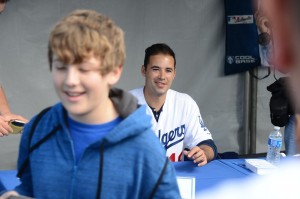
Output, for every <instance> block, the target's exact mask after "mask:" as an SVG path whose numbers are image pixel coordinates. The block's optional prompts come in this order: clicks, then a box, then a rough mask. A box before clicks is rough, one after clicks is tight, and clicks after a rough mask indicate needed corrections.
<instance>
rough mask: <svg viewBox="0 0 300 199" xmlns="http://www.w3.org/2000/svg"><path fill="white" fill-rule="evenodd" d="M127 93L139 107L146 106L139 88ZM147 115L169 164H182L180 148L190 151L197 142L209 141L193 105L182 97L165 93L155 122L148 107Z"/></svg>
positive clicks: (170, 92) (141, 90)
mask: <svg viewBox="0 0 300 199" xmlns="http://www.w3.org/2000/svg"><path fill="white" fill-rule="evenodd" d="M129 92H130V93H131V94H133V95H134V96H135V97H136V98H137V99H138V102H139V104H146V105H147V102H146V100H145V97H144V92H143V88H137V89H134V90H131V91H129ZM147 114H149V115H151V116H152V124H153V130H154V132H155V133H156V135H157V137H158V138H159V140H160V142H161V143H162V144H163V146H164V147H165V149H166V150H167V156H168V157H169V158H170V160H171V161H173V162H177V161H183V155H182V151H183V149H184V148H188V149H192V148H193V147H195V146H196V145H197V144H199V143H200V142H201V141H204V140H207V139H212V136H211V133H210V132H209V130H208V129H207V128H206V127H205V125H204V122H203V120H202V117H201V114H200V110H199V107H198V105H197V103H196V102H195V101H194V100H193V99H192V98H191V97H190V96H189V95H187V94H185V93H179V92H177V91H174V90H172V89H169V90H168V92H167V97H166V101H165V103H164V105H163V108H162V112H161V113H160V117H159V119H158V122H157V121H156V120H155V117H154V115H153V113H152V110H151V108H150V107H149V106H148V105H147Z"/></svg>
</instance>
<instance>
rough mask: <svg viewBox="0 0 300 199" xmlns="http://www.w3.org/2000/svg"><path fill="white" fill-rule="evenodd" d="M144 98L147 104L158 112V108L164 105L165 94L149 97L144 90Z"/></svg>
mask: <svg viewBox="0 0 300 199" xmlns="http://www.w3.org/2000/svg"><path fill="white" fill-rule="evenodd" d="M144 97H145V100H146V102H147V104H148V105H149V106H150V107H152V108H154V109H155V110H156V111H158V110H160V108H161V107H162V106H163V105H164V103H165V101H166V97H167V94H165V95H155V96H154V95H151V94H150V93H149V92H147V90H146V89H145V88H144Z"/></svg>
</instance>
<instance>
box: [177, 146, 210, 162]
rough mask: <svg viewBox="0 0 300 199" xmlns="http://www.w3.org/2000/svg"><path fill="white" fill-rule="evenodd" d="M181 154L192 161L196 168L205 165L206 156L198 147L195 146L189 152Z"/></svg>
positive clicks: (185, 151)
mask: <svg viewBox="0 0 300 199" xmlns="http://www.w3.org/2000/svg"><path fill="white" fill-rule="evenodd" d="M183 154H184V155H185V156H187V158H188V159H190V160H193V161H194V163H196V164H198V166H203V165H205V164H207V157H206V154H205V153H204V151H203V150H202V149H200V148H199V147H198V146H195V147H194V148H192V149H191V150H190V151H187V150H184V151H183Z"/></svg>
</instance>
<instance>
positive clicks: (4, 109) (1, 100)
mask: <svg viewBox="0 0 300 199" xmlns="http://www.w3.org/2000/svg"><path fill="white" fill-rule="evenodd" d="M6 113H10V109H9V106H8V102H7V99H6V96H5V93H4V90H3V88H2V86H0V115H4V114H6Z"/></svg>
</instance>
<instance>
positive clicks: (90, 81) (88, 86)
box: [52, 55, 121, 123]
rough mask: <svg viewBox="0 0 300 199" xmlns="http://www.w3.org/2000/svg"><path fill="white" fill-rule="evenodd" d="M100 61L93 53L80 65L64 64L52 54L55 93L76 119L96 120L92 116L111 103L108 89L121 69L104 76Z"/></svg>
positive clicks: (85, 121) (82, 120)
mask: <svg viewBox="0 0 300 199" xmlns="http://www.w3.org/2000/svg"><path fill="white" fill-rule="evenodd" d="M100 64H101V62H100V59H99V58H97V57H95V56H93V55H91V56H90V57H89V58H86V59H84V61H83V62H82V63H79V64H64V63H62V62H61V61H60V60H59V59H58V58H57V57H56V56H54V59H53V68H52V77H53V82H54V87H55V90H56V93H57V95H58V97H59V98H60V100H61V102H62V104H63V106H64V107H65V108H66V110H67V111H68V114H69V115H70V117H72V118H73V119H75V120H77V121H79V122H84V123H97V122H98V121H96V120H95V118H98V117H99V113H102V114H103V111H105V110H106V109H105V108H106V107H108V104H109V103H111V102H110V99H109V98H108V94H109V89H110V87H111V86H112V85H113V84H115V83H116V82H117V81H118V80H119V78H120V74H121V71H118V70H121V69H120V68H116V69H115V70H114V71H112V72H110V73H108V74H106V75H105V76H103V75H102V74H101V72H100Z"/></svg>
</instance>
